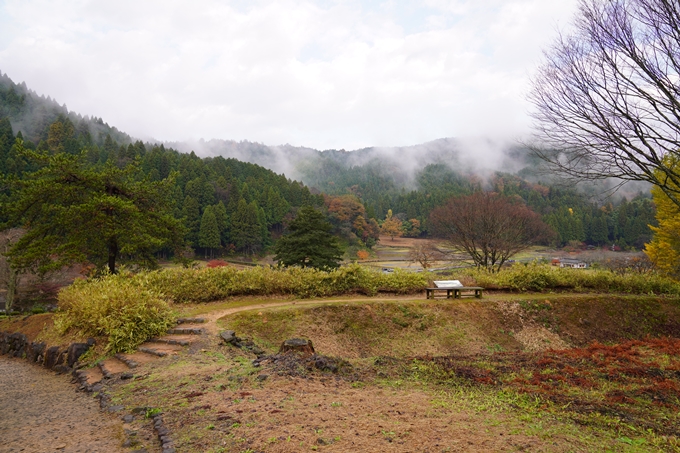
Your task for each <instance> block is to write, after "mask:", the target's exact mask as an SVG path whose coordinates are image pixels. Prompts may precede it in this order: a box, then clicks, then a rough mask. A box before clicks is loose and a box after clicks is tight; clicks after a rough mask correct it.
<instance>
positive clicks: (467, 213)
mask: <svg viewBox="0 0 680 453" xmlns="http://www.w3.org/2000/svg"><path fill="white" fill-rule="evenodd" d="M429 225H430V227H431V228H432V230H433V231H434V233H435V234H436V235H437V236H439V237H442V238H444V239H446V240H447V241H448V243H449V245H450V246H451V247H452V248H453V249H454V250H460V251H462V252H464V253H466V254H467V255H468V256H469V257H470V258H471V259H472V261H473V262H474V263H475V265H476V266H477V267H480V268H485V269H487V270H489V271H491V272H495V271H498V270H500V268H501V267H502V266H503V264H504V263H505V262H506V261H507V260H508V259H509V258H510V257H511V256H513V255H514V254H516V253H518V252H521V251H522V250H525V249H527V248H529V247H530V246H532V245H535V244H539V243H543V242H547V241H549V240H550V239H551V238H552V237H553V235H554V234H555V233H554V231H553V230H552V229H551V228H550V227H549V226H548V225H546V224H545V223H544V222H543V221H542V220H541V217H540V216H539V215H538V214H536V213H535V212H533V211H532V210H531V209H529V208H528V207H527V206H526V205H524V203H523V202H522V201H521V200H518V199H516V198H508V197H503V196H500V195H498V194H495V193H484V192H477V193H474V194H472V195H468V196H464V197H456V198H451V199H450V200H449V201H448V202H447V203H446V204H445V205H444V206H440V207H438V208H435V209H434V210H433V211H432V212H431V213H430V223H429Z"/></svg>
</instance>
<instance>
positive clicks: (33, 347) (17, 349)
mask: <svg viewBox="0 0 680 453" xmlns="http://www.w3.org/2000/svg"><path fill="white" fill-rule="evenodd" d="M93 345H94V340H93V339H92V338H90V339H88V340H87V343H71V344H70V345H69V346H68V347H59V346H52V347H49V348H48V347H47V345H46V344H45V343H41V342H36V341H33V342H29V341H28V338H27V337H26V335H24V334H23V333H18V332H17V333H9V332H2V331H0V354H7V355H9V356H10V357H22V358H25V359H26V360H28V361H29V362H31V363H35V364H38V365H40V366H43V367H45V368H47V369H50V370H54V371H56V372H58V373H71V372H72V371H73V370H74V369H76V368H77V367H78V359H79V358H80V356H82V355H83V354H85V353H86V352H87V351H88V349H90V347H92V346H93Z"/></svg>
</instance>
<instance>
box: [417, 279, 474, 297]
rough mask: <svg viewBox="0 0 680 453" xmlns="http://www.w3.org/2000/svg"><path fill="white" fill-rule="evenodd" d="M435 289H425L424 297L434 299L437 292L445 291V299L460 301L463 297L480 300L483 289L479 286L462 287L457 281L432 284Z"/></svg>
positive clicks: (442, 281) (441, 281)
mask: <svg viewBox="0 0 680 453" xmlns="http://www.w3.org/2000/svg"><path fill="white" fill-rule="evenodd" d="M434 284H435V286H436V288H425V292H426V297H427V298H428V299H434V298H435V295H436V293H437V292H443V291H446V298H447V299H451V298H453V299H460V298H461V297H463V296H470V297H473V296H474V297H476V298H477V299H481V298H482V292H483V291H484V288H481V287H479V286H463V285H462V283H460V282H459V281H458V280H440V281H435V282H434Z"/></svg>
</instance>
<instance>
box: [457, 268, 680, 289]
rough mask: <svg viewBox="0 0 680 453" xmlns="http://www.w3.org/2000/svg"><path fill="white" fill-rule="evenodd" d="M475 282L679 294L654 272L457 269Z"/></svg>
mask: <svg viewBox="0 0 680 453" xmlns="http://www.w3.org/2000/svg"><path fill="white" fill-rule="evenodd" d="M460 275H464V276H466V277H467V278H469V279H471V280H473V281H474V282H475V284H476V285H478V286H482V287H485V288H488V289H497V290H505V291H538V292H540V291H552V290H558V291H559V290H562V291H584V290H590V291H597V292H616V293H629V294H657V295H662V294H663V295H672V296H680V283H678V282H677V281H675V280H673V279H671V278H668V277H665V276H662V275H659V274H654V273H646V274H640V273H634V272H629V273H626V274H623V275H621V274H617V273H614V272H611V271H609V270H604V269H568V268H559V267H555V266H551V265H548V264H538V263H531V264H527V265H525V264H515V265H513V266H512V267H511V268H509V269H503V270H502V271H501V272H498V273H495V274H491V273H488V272H486V271H482V270H476V269H468V270H466V271H463V272H461V274H460Z"/></svg>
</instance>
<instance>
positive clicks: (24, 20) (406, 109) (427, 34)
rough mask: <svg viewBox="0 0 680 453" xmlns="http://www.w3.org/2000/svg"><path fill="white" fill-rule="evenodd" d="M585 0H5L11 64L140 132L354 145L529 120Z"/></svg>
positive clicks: (507, 127)
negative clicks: (558, 46)
mask: <svg viewBox="0 0 680 453" xmlns="http://www.w3.org/2000/svg"><path fill="white" fill-rule="evenodd" d="M575 10H576V0H421V1H409V0H404V1H389V0H388V1H380V0H364V1H359V0H337V1H336V0H317V1H304V0H299V1H294V0H282V1H259V0H233V1H227V0H194V1H191V2H189V1H180V0H117V1H115V2H114V1H101V0H98V1H95V0H0V71H2V72H3V73H7V74H8V75H9V76H10V77H11V78H12V79H13V80H14V81H15V82H17V83H18V82H21V81H25V82H26V83H27V84H28V86H29V87H30V88H32V89H33V90H35V91H37V92H38V93H39V94H45V95H49V96H51V97H52V98H55V99H56V100H57V101H59V102H60V103H65V104H66V105H67V106H68V108H69V109H70V110H74V111H76V112H79V113H82V114H89V115H93V116H98V117H102V118H103V119H104V120H105V121H106V122H108V123H109V124H111V125H114V126H116V127H118V128H119V129H121V130H123V131H126V132H128V133H130V134H132V135H133V136H136V137H142V138H155V139H159V140H186V139H198V138H205V139H211V138H221V139H231V140H251V141H258V142H262V143H265V144H268V145H279V144H284V143H290V144H292V145H298V146H310V147H315V148H318V149H328V148H337V149H339V148H345V149H356V148H360V147H364V146H395V145H411V144H416V143H422V142H425V141H428V140H433V139H436V138H441V137H465V136H481V135H485V136H486V135H489V136H494V137H517V136H521V135H524V134H526V133H527V132H528V130H529V126H530V123H531V121H530V119H529V118H528V115H527V112H528V111H529V109H530V106H529V105H528V104H527V103H526V101H525V99H524V96H525V94H526V92H527V90H528V87H529V79H530V77H531V75H532V73H533V71H534V69H535V68H536V66H537V65H538V64H539V63H540V62H541V59H542V54H541V52H542V49H544V48H546V47H547V46H549V45H550V43H551V42H552V41H553V40H554V39H555V37H556V35H557V32H558V31H559V30H565V29H567V28H568V26H569V23H570V22H571V20H572V16H573V14H574V13H575Z"/></svg>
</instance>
